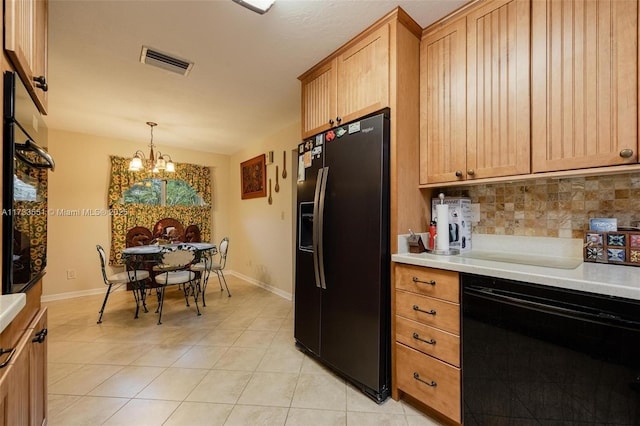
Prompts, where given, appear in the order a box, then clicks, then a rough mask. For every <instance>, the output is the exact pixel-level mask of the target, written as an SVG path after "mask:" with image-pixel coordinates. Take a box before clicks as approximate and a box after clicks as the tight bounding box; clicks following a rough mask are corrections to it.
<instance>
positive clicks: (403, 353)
mask: <svg viewBox="0 0 640 426" xmlns="http://www.w3.org/2000/svg"><path fill="white" fill-rule="evenodd" d="M396 356H397V357H398V359H397V361H396V362H397V368H396V371H397V374H398V387H399V388H401V389H402V390H403V391H405V392H406V393H408V394H410V395H411V396H413V397H414V398H416V399H418V400H420V401H422V402H424V403H425V404H427V405H428V406H429V407H431V408H433V409H434V410H437V411H439V412H440V413H442V414H444V415H445V416H447V417H449V418H450V419H452V420H455V421H456V422H458V423H460V422H461V420H462V411H461V399H460V389H461V386H460V385H461V374H460V369H459V368H457V367H453V366H452V365H449V364H447V363H445V362H442V361H440V360H439V359H437V358H434V357H431V356H429V355H425V354H423V353H421V352H418V351H416V350H415V349H411V348H409V347H407V346H404V345H403V344H400V343H396Z"/></svg>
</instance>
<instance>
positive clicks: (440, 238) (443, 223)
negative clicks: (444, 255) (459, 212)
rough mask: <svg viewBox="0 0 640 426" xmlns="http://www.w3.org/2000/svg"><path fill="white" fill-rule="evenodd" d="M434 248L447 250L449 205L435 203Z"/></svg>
mask: <svg viewBox="0 0 640 426" xmlns="http://www.w3.org/2000/svg"><path fill="white" fill-rule="evenodd" d="M436 218H437V220H438V221H437V222H436V232H437V233H438V235H437V237H436V250H443V251H447V250H449V206H448V205H446V204H436Z"/></svg>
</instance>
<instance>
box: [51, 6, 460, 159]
mask: <svg viewBox="0 0 640 426" xmlns="http://www.w3.org/2000/svg"><path fill="white" fill-rule="evenodd" d="M465 2H466V0H419V1H418V0H413V1H393V0H379V1H366V0H322V1H318V0H296V1H293V0H276V3H275V5H274V6H273V7H272V8H271V10H270V11H269V12H267V13H266V14H264V15H259V14H257V13H255V12H252V11H250V10H248V9H246V8H244V7H242V6H240V5H238V4H236V3H234V2H232V1H231V0H200V1H185V0H170V1H160V0H139V1H131V0H110V1H100V0H50V1H49V79H48V82H49V115H48V116H47V117H46V121H47V124H48V126H49V128H52V129H61V130H67V131H72V132H79V133H86V134H91V135H97V136H103V137H108V138H115V139H122V140H131V141H132V150H134V149H138V148H139V147H140V144H141V143H148V141H149V127H148V126H147V125H146V124H145V123H146V122H147V121H155V122H157V123H158V127H156V128H155V130H154V142H155V143H157V144H160V145H169V146H179V147H182V148H185V149H193V150H198V151H205V152H212V153H218V154H233V153H235V152H237V151H239V150H241V149H242V148H244V147H245V146H247V145H250V144H252V143H254V142H256V141H258V140H260V139H261V138H262V137H264V136H267V135H270V134H273V133H275V132H277V131H278V130H280V129H283V128H285V127H286V126H289V125H291V124H293V123H295V122H297V121H299V120H300V83H299V81H298V80H297V77H298V76H299V75H301V74H302V73H304V72H305V71H306V70H308V69H309V68H311V67H312V66H313V65H314V64H316V63H317V62H319V61H320V60H322V59H323V58H325V57H326V56H328V55H329V54H330V53H332V52H333V51H334V50H336V49H337V48H338V47H340V46H341V45H342V44H344V43H345V42H347V41H349V40H350V39H351V38H353V37H354V36H356V35H357V34H358V33H360V32H361V31H362V30H364V29H365V28H366V27H368V26H369V25H371V24H372V23H373V22H375V21H376V20H377V19H379V18H381V17H382V16H384V15H385V14H386V13H387V12H389V11H390V10H392V9H393V8H394V7H395V6H397V5H400V6H401V7H402V8H403V9H404V10H405V11H407V12H408V13H409V15H411V16H412V17H413V18H414V19H415V20H416V22H418V24H420V26H422V27H423V28H424V27H426V26H427V25H429V24H430V23H432V22H434V21H436V20H437V19H439V18H440V17H442V16H444V15H446V14H448V13H449V12H451V11H452V10H455V9H456V8H458V7H459V6H461V5H462V4H464V3H465ZM143 45H144V46H149V47H152V48H154V49H157V50H159V51H161V52H164V53H168V54H171V55H173V56H176V57H179V58H183V59H187V60H189V61H193V62H195V65H194V67H193V69H192V70H191V72H190V73H189V74H188V75H187V76H181V75H179V74H175V73H172V72H170V71H166V70H163V69H160V68H156V67H152V66H149V65H145V64H142V63H141V62H140V53H141V50H142V46H143ZM177 161H180V160H179V159H177Z"/></svg>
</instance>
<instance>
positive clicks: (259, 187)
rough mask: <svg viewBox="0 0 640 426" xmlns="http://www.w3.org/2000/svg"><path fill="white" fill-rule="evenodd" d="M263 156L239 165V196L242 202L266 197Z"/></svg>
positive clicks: (265, 175) (265, 168)
mask: <svg viewBox="0 0 640 426" xmlns="http://www.w3.org/2000/svg"><path fill="white" fill-rule="evenodd" d="M265 160H266V158H265V154H262V155H258V156H257V157H254V158H252V159H250V160H247V161H243V162H242V163H240V196H241V197H242V199H243V200H246V199H249V198H258V197H266V196H267V165H266V161H265Z"/></svg>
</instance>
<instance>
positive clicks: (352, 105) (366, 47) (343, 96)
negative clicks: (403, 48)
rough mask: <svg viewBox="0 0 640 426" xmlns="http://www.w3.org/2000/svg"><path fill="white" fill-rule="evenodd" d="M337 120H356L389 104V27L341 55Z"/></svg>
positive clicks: (384, 26) (383, 27) (364, 39)
mask: <svg viewBox="0 0 640 426" xmlns="http://www.w3.org/2000/svg"><path fill="white" fill-rule="evenodd" d="M337 66H338V104H337V106H338V111H337V113H338V117H337V118H339V119H341V121H342V122H345V123H346V122H348V121H351V120H355V119H356V118H358V117H361V116H363V115H365V114H369V113H372V112H375V111H378V110H380V109H382V108H384V107H386V106H388V105H389V25H388V24H386V25H383V26H382V27H380V28H379V29H378V30H377V31H375V32H373V33H372V34H370V35H368V36H366V37H364V38H363V39H362V40H360V41H359V42H357V43H356V44H355V45H354V46H352V47H350V48H348V49H347V50H346V51H344V52H342V53H341V54H340V55H338V58H337Z"/></svg>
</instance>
